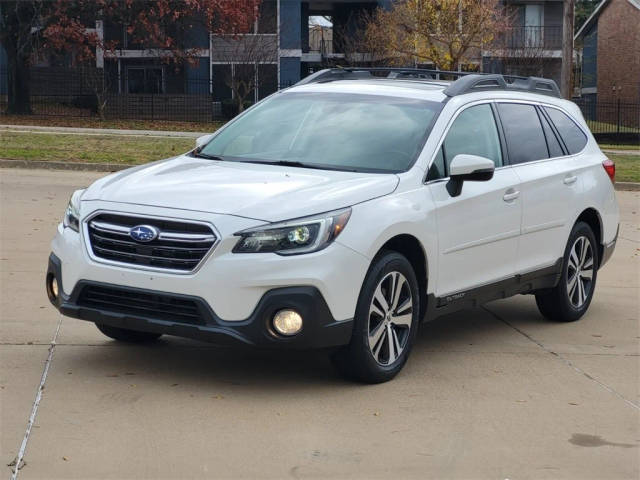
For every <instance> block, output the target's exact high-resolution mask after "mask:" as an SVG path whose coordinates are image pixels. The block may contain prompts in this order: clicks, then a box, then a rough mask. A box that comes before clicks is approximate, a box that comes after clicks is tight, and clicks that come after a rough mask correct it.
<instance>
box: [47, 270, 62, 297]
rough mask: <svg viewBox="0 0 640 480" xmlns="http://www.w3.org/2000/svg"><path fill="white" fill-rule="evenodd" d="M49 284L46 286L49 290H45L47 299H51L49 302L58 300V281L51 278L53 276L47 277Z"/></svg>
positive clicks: (53, 277)
mask: <svg viewBox="0 0 640 480" xmlns="http://www.w3.org/2000/svg"><path fill="white" fill-rule="evenodd" d="M48 283H49V284H48V285H47V286H48V287H49V288H47V290H48V293H49V297H50V298H51V300H56V299H57V298H58V294H59V288H58V279H57V278H56V277H55V276H53V275H49V282H48Z"/></svg>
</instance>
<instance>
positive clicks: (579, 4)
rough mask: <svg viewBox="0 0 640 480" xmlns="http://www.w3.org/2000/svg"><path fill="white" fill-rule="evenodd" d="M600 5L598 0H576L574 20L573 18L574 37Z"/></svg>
mask: <svg viewBox="0 0 640 480" xmlns="http://www.w3.org/2000/svg"><path fill="white" fill-rule="evenodd" d="M599 4H600V0H576V8H575V18H574V29H573V30H574V32H573V33H574V35H575V34H576V33H577V32H578V30H579V29H580V27H582V25H583V24H584V22H586V21H587V18H589V16H590V15H591V14H592V13H593V11H594V10H595V9H596V7H597V6H598V5H599Z"/></svg>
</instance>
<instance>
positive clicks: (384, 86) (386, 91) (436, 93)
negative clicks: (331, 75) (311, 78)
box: [287, 78, 449, 102]
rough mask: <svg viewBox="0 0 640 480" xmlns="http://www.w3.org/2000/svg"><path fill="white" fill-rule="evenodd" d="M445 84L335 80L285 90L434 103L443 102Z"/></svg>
mask: <svg viewBox="0 0 640 480" xmlns="http://www.w3.org/2000/svg"><path fill="white" fill-rule="evenodd" d="M448 85H449V83H447V82H428V83H427V82H417V81H411V80H388V79H385V78H380V79H377V78H371V79H359V80H346V79H345V80H335V81H332V82H327V83H308V84H304V85H294V86H293V87H290V88H288V89H287V91H291V92H323V93H331V92H337V93H350V94H358V93H360V94H364V95H383V96H391V97H403V98H417V99H422V100H431V101H435V102H442V101H444V100H445V99H446V98H447V96H446V95H445V94H444V93H443V92H444V89H445V88H446V87H447V86H448Z"/></svg>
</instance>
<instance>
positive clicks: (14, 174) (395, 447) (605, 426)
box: [0, 169, 640, 479]
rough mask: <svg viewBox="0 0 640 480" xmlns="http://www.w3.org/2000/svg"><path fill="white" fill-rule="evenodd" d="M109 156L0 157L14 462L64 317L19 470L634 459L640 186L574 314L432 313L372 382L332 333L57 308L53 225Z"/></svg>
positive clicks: (582, 464)
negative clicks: (242, 338)
mask: <svg viewBox="0 0 640 480" xmlns="http://www.w3.org/2000/svg"><path fill="white" fill-rule="evenodd" d="M100 175H101V174H97V173H86V172H54V171H46V172H45V171H37V170H30V171H28V170H9V169H5V170H0V320H1V321H0V400H1V402H0V430H1V432H0V459H1V460H2V461H3V462H4V464H6V463H9V462H10V461H11V460H12V459H13V458H14V457H15V456H16V454H17V453H18V450H19V448H20V445H21V442H22V441H23V438H24V435H25V427H26V424H27V420H28V418H29V415H30V413H31V411H32V405H33V401H34V397H35V395H36V391H37V389H38V386H39V384H40V380H41V375H42V371H43V368H44V362H45V360H46V359H47V356H48V349H49V347H50V342H51V341H52V339H53V337H54V332H55V330H56V326H57V324H58V322H61V325H60V331H59V334H58V336H57V338H56V344H55V349H54V351H53V357H52V361H51V363H50V367H49V371H48V377H47V379H46V384H45V386H44V390H42V400H41V403H40V405H39V408H38V411H37V416H36V417H35V423H34V428H33V429H32V431H31V435H30V438H29V442H28V444H27V446H26V452H25V457H24V459H25V461H26V465H25V466H24V467H23V468H22V469H21V470H20V471H19V472H18V474H19V475H18V478H20V479H53V478H78V479H85V478H114V479H115V478H118V479H125V478H127V479H128V478H325V477H337V478H367V479H369V478H500V479H504V478H511V479H516V478H518V479H520V478H536V479H538V478H554V479H556V478H575V479H588V478H592V479H605V478H606V479H637V478H638V476H639V474H640V461H639V453H640V448H639V447H640V391H639V387H638V384H639V378H640V365H639V360H640V356H639V354H640V331H639V313H640V312H639V307H640V299H639V293H640V290H639V288H640V283H639V276H640V273H639V272H640V270H639V267H640V225H639V220H638V218H639V215H640V193H638V192H618V199H619V201H620V204H621V207H622V215H623V216H622V225H621V235H620V240H619V243H618V247H617V250H616V252H615V254H614V256H613V258H612V260H611V261H610V263H609V264H608V265H607V266H606V267H605V268H604V269H603V270H602V271H601V272H600V275H599V277H598V286H597V290H596V296H595V298H594V301H593V303H592V305H591V309H590V311H589V312H588V314H587V315H586V316H585V317H584V318H583V319H582V320H581V321H580V322H577V323H572V324H554V323H550V322H547V321H545V320H544V319H543V318H542V317H541V316H540V315H539V314H538V313H537V310H536V307H535V302H534V300H533V298H532V297H530V296H520V297H516V298H512V299H508V300H504V301H500V302H494V303H491V304H489V305H487V306H486V307H485V308H480V309H475V310H468V311H465V312H462V313H459V314H456V315H453V316H449V317H446V318H442V319H439V320H437V321H435V322H433V323H430V324H427V325H425V326H424V328H422V329H421V331H420V332H419V337H418V341H417V344H416V346H415V348H414V351H413V353H412V356H411V358H410V360H409V362H408V364H407V366H406V367H405V370H404V371H403V372H402V373H401V374H400V375H399V376H398V377H397V378H396V379H395V380H394V381H393V382H390V383H387V384H383V385H375V386H363V385H355V384H351V383H349V382H346V381H344V380H342V379H341V378H340V377H338V376H337V375H336V374H335V373H334V372H333V370H332V369H331V367H330V364H329V362H328V360H327V359H326V357H325V355H324V354H323V353H322V352H297V353H295V352H294V353H280V352H254V351H250V350H239V349H229V348H220V347H216V346H213V345H208V344H201V343H198V342H193V341H188V340H182V339H177V338H171V337H163V339H162V340H161V341H160V342H158V344H155V345H147V346H128V345H118V344H116V343H115V342H113V341H111V340H109V339H107V338H106V337H104V336H102V335H101V334H100V333H99V332H98V331H97V329H96V328H95V327H94V326H93V325H92V324H90V323H86V322H82V321H79V320H74V319H69V318H64V319H61V317H60V316H59V315H58V313H57V312H56V311H55V309H53V307H51V306H50V305H49V303H48V300H47V299H46V295H45V293H44V289H43V279H44V270H45V268H46V259H47V256H48V253H49V241H50V239H51V237H52V236H53V234H54V231H55V225H56V224H57V222H58V221H59V219H60V217H61V215H62V212H63V209H64V207H65V206H66V202H67V200H68V198H69V195H70V193H71V192H72V191H73V189H75V188H79V187H82V186H86V185H87V184H88V183H90V182H91V181H92V180H93V179H96V178H98V177H99V176H100ZM4 468H5V470H4V472H3V473H2V475H4V476H5V477H10V475H11V469H10V468H9V467H4Z"/></svg>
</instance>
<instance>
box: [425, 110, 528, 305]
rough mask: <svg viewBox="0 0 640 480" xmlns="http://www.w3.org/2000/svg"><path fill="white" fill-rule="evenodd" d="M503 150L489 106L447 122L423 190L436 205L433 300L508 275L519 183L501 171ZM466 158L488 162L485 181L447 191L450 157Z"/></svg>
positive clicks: (512, 261) (517, 215)
mask: <svg viewBox="0 0 640 480" xmlns="http://www.w3.org/2000/svg"><path fill="white" fill-rule="evenodd" d="M502 150H503V146H502V144H501V141H500V136H499V134H498V128H497V125H496V121H495V116H494V110H493V108H492V105H491V104H490V103H482V104H476V105H473V106H469V107H467V108H466V109H464V110H462V111H461V112H460V113H459V114H458V116H457V117H456V118H455V119H454V120H453V122H452V124H451V127H450V128H449V130H448V132H447V133H446V135H445V137H444V141H443V142H442V145H441V146H440V148H439V150H438V153H437V156H436V158H435V160H434V162H433V163H432V165H431V168H430V170H429V174H428V177H427V180H428V182H427V185H428V188H429V190H430V192H431V195H432V197H433V200H434V202H435V204H436V221H437V226H438V229H437V230H438V268H437V272H438V273H437V282H436V292H435V293H436V295H437V296H439V297H444V296H447V295H450V294H455V293H457V292H462V291H464V290H469V289H472V288H475V287H478V286H481V285H485V284H488V283H492V282H495V281H498V280H501V279H504V278H506V277H509V276H512V275H513V274H514V270H515V258H516V250H517V243H518V235H519V234H520V221H521V219H520V215H521V211H520V199H519V198H518V188H519V185H518V184H519V180H518V177H517V175H516V174H515V173H514V172H513V169H512V168H510V167H508V166H503V151H502ZM460 153H466V154H472V155H479V156H482V157H485V158H489V159H491V160H493V161H494V163H495V165H496V171H495V173H494V176H493V178H492V179H491V180H489V181H485V182H465V183H464V185H463V187H462V193H461V194H460V195H459V196H457V197H452V196H451V195H450V194H449V192H448V191H447V187H446V185H447V181H448V167H449V164H450V163H451V160H452V159H453V157H455V156H456V155H457V154H460Z"/></svg>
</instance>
